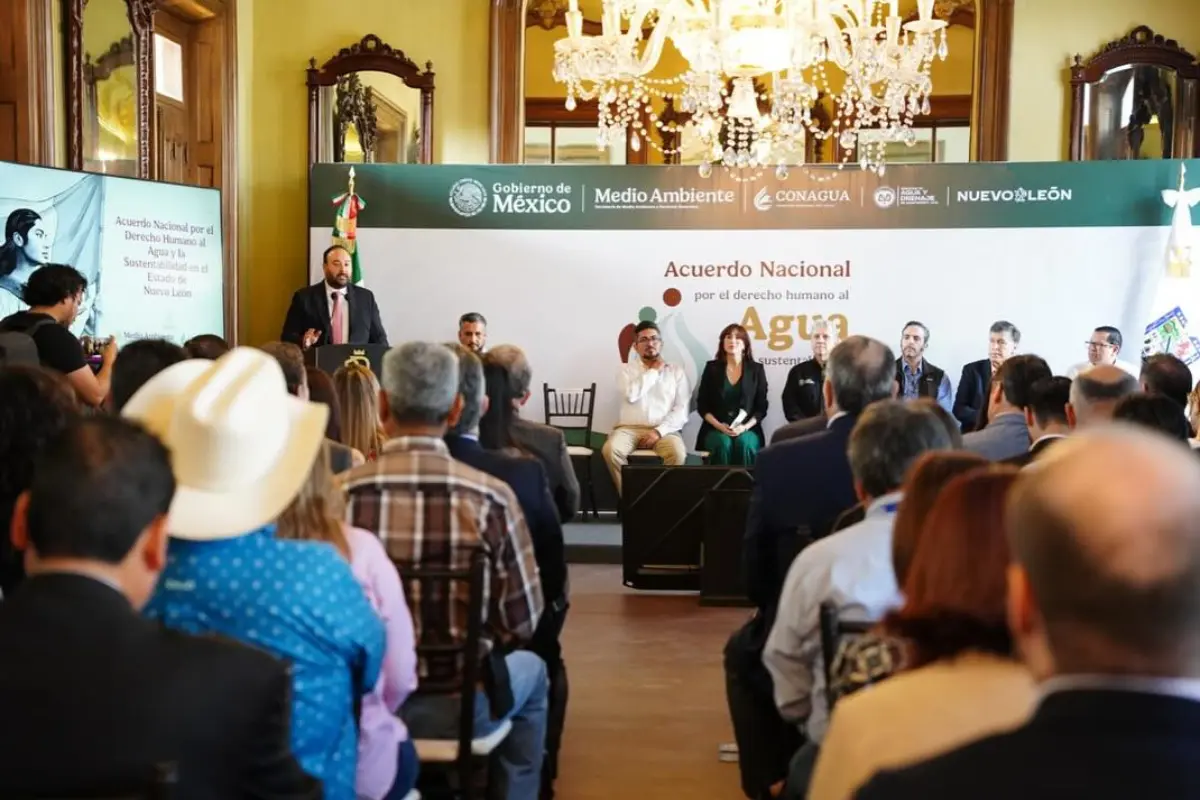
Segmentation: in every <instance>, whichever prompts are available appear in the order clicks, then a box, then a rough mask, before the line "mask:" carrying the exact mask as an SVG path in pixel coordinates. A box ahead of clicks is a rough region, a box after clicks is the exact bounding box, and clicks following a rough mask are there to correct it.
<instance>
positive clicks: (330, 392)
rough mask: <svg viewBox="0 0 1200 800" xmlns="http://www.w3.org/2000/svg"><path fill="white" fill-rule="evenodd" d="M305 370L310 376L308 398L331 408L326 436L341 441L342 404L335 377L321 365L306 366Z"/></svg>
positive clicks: (326, 424) (326, 425)
mask: <svg viewBox="0 0 1200 800" xmlns="http://www.w3.org/2000/svg"><path fill="white" fill-rule="evenodd" d="M304 372H305V373H306V374H307V376H308V399H309V400H311V401H312V402H314V403H323V404H324V405H325V407H326V408H328V409H329V419H328V420H327V421H326V422H325V438H326V439H332V440H333V441H335V442H340V441H341V440H342V404H341V403H340V402H338V397H337V390H335V389H334V388H333V378H331V377H329V373H328V372H326V371H325V370H323V369H321V368H320V367H313V366H306V367H305V368H304Z"/></svg>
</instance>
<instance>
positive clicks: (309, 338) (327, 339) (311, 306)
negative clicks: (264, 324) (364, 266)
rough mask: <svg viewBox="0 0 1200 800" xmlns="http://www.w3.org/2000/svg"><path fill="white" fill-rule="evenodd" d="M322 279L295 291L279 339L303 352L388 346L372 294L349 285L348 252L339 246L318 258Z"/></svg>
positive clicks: (361, 288)
mask: <svg viewBox="0 0 1200 800" xmlns="http://www.w3.org/2000/svg"><path fill="white" fill-rule="evenodd" d="M321 261H322V267H323V269H324V270H325V280H323V281H321V282H320V283H316V284H313V285H312V286H306V287H304V288H303V289H298V290H296V293H295V294H294V295H292V305H291V307H289V308H288V312H287V318H286V319H285V320H284V322H283V332H282V333H280V335H279V338H280V339H281V340H282V341H285V342H291V343H292V344H297V345H300V347H301V348H302V349H304V350H308V349H309V348H312V347H319V346H321V345H326V344H382V345H384V346H386V345H387V343H388V339H387V333H386V332H385V331H384V330H383V321H382V320H381V319H380V318H379V306H378V305H376V303H375V295H374V294H372V293H371V292H370V291H369V290H367V289H364V288H363V287H361V286H355V285H353V284H352V283H350V273H351V268H350V252H349V251H348V250H347V249H346V248H344V247H342V246H341V245H336V244H335V245H333V246H332V247H328V248H326V249H325V253H324V254H323V255H322V257H321Z"/></svg>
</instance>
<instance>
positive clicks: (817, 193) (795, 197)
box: [754, 186, 850, 211]
mask: <svg viewBox="0 0 1200 800" xmlns="http://www.w3.org/2000/svg"><path fill="white" fill-rule="evenodd" d="M849 202H850V192H849V191H847V190H846V189H776V190H775V192H774V193H772V192H771V191H770V190H769V189H767V187H765V186H764V187H763V188H761V189H759V190H758V194H756V195H754V207H755V208H757V209H758V210H759V211H770V210H771V209H772V208H775V207H779V208H833V207H834V206H838V205H842V204H845V203H849Z"/></svg>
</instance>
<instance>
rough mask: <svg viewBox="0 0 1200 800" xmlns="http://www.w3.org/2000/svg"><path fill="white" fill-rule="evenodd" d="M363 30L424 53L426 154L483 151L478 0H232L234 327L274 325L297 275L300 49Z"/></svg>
mask: <svg viewBox="0 0 1200 800" xmlns="http://www.w3.org/2000/svg"><path fill="white" fill-rule="evenodd" d="M367 33H374V34H376V35H377V36H379V37H380V38H381V39H383V40H384V41H385V42H387V43H388V44H390V45H392V46H393V47H399V48H400V49H402V50H404V51H405V53H407V54H408V56H409V57H410V58H412V59H413V60H414V61H416V62H418V63H419V64H424V62H425V61H427V60H429V61H432V62H433V68H434V71H435V72H436V74H437V78H436V81H437V89H436V91H435V93H434V142H433V149H434V157H435V159H436V160H437V161H439V162H452V163H472V162H479V163H483V162H486V161H487V156H488V146H487V145H488V143H487V107H488V103H487V91H488V90H487V82H488V62H487V52H488V4H487V3H485V2H482V0H437V2H434V3H415V2H405V3H399V2H397V1H396V0H357V2H355V3H353V4H351V5H348V6H338V5H337V4H335V3H332V2H330V0H287V2H286V3H284V2H280V0H239V3H238V71H239V80H238V88H239V92H238V94H239V98H238V99H239V104H238V105H239V113H240V125H239V127H240V129H241V134H242V135H241V137H240V139H241V141H240V142H239V147H240V154H241V155H240V159H239V162H240V163H239V185H238V188H239V191H240V193H241V194H240V197H239V222H238V225H239V228H240V230H239V231H238V234H239V247H240V254H239V262H240V268H241V289H242V294H241V315H240V316H241V325H240V330H241V336H242V341H243V342H244V343H246V344H260V343H262V342H264V341H267V340H270V339H274V338H276V337H278V335H279V329H280V326H281V325H282V324H283V317H284V313H285V312H286V311H287V304H288V302H289V300H290V298H291V293H292V291H294V290H295V289H298V288H299V287H301V286H303V285H304V284H305V283H307V282H308V264H307V251H308V226H307V218H306V215H307V193H308V185H307V173H306V165H307V157H308V155H307V154H308V138H307V136H308V134H307V124H308V123H307V120H308V97H307V92H306V91H305V88H304V70H305V68H306V67H307V66H308V59H309V58H311V57H316V58H317V61H318V63H320V62H324V61H325V60H326V59H328V58H329V57H331V56H332V55H333V54H334V53H336V52H337V51H338V49H339V48H342V47H346V46H348V45H350V44H352V43H353V42H356V41H358V40H359V39H361V38H362V36H363V35H364V34H367Z"/></svg>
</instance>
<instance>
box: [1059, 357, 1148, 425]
mask: <svg viewBox="0 0 1200 800" xmlns="http://www.w3.org/2000/svg"><path fill="white" fill-rule="evenodd" d="M1137 390H1138V382H1137V378H1135V377H1133V376H1132V375H1130V374H1129V373H1128V372H1126V371H1125V370H1123V369H1121V368H1120V367H1114V366H1111V365H1101V366H1098V367H1092V368H1091V369H1089V370H1086V371H1085V372H1081V373H1079V374H1078V375H1076V376H1075V380H1073V381H1072V382H1071V403H1070V405H1069V406H1068V407H1067V415H1068V419H1069V420H1070V423H1071V427H1072V428H1087V427H1091V426H1093V425H1102V424H1104V423H1105V422H1108V421H1109V420H1110V419H1112V413H1113V409H1114V408H1116V405H1117V401H1118V400H1120V399H1121V398H1122V397H1126V396H1127V395H1131V394H1133V393H1134V392H1136V391H1137Z"/></svg>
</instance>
